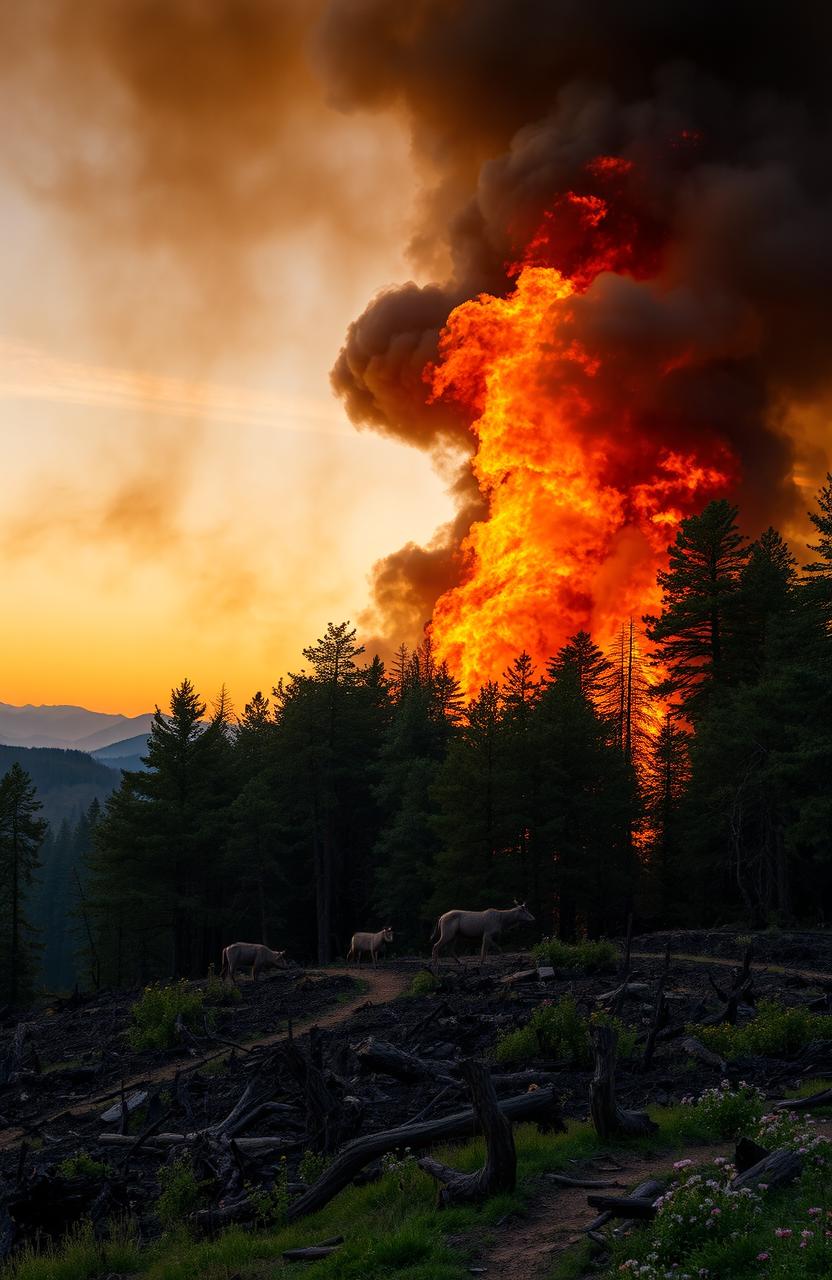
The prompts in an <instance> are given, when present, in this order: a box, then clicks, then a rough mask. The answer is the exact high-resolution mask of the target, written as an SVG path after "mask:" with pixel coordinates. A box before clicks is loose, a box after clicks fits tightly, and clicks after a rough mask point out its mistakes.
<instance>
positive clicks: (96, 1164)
mask: <svg viewBox="0 0 832 1280" xmlns="http://www.w3.org/2000/svg"><path fill="white" fill-rule="evenodd" d="M58 1173H59V1174H60V1176H61V1177H62V1178H106V1177H107V1175H108V1174H109V1173H112V1170H111V1168H110V1166H109V1165H108V1164H106V1163H105V1162H104V1161H103V1160H93V1158H92V1156H90V1155H88V1154H87V1152H86V1151H79V1152H77V1153H76V1154H75V1155H74V1156H67V1158H66V1160H62V1161H61V1163H60V1164H59V1165H58Z"/></svg>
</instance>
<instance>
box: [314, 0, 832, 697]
mask: <svg viewBox="0 0 832 1280" xmlns="http://www.w3.org/2000/svg"><path fill="white" fill-rule="evenodd" d="M830 36H832V10H829V8H828V7H827V6H823V5H818V4H816V3H813V2H812V0H803V2H802V3H797V4H794V3H788V4H787V3H785V0H776V2H774V3H771V4H766V5H759V4H754V5H752V4H750V3H732V4H729V5H725V4H724V3H716V2H715V0H686V2H685V0H682V2H680V3H674V4H672V5H671V4H662V3H659V0H641V2H640V3H638V2H637V3H633V4H628V5H622V4H620V3H618V0H580V3H578V2H576V0H525V2H522V0H521V2H518V0H456V2H455V3H452V4H448V3H447V2H446V0H413V3H411V4H408V5H407V6H397V5H390V4H388V3H387V0H362V2H361V3H355V0H330V3H329V4H328V5H327V6H326V9H325V11H324V13H323V14H322V17H321V25H320V28H319V31H318V35H317V40H318V51H319V57H320V59H321V64H322V66H323V67H324V70H325V74H326V77H327V80H328V83H329V84H330V86H331V90H332V94H333V99H334V101H335V102H336V103H337V104H338V105H339V106H341V107H342V108H345V109H352V110H355V109H360V108H363V109H368V110H380V109H387V110H391V111H399V112H404V113H405V114H406V116H407V118H408V120H409V122H410V126H411V130H412V137H413V148H414V156H415V157H416V162H417V164H418V165H419V166H420V172H421V173H422V175H423V178H424V184H425V191H424V196H423V201H422V216H421V223H420V226H419V228H418V230H417V234H416V235H415V237H414V241H413V244H412V246H411V252H412V254H413V258H414V262H415V263H416V264H417V265H418V266H419V268H420V269H422V270H423V271H424V269H425V267H426V266H428V267H430V268H432V269H433V270H434V271H435V273H436V278H437V280H438V283H436V284H432V285H429V286H426V287H421V288H419V287H417V286H416V285H415V284H413V283H407V284H405V285H404V286H402V287H401V288H398V289H387V290H385V291H384V292H382V293H381V294H379V295H378V296H377V297H376V298H375V299H373V300H371V301H370V303H369V304H368V306H367V308H366V310H365V312H364V313H363V315H361V316H360V317H359V319H357V320H356V321H355V322H354V323H353V324H352V325H351V326H350V329H349V332H348V334H347V337H346V342H345V345H344V347H343V349H342V351H341V353H340V355H339V357H338V360H337V362H336V364H335V367H334V369H333V374H332V378H333V385H334V386H335V388H336V390H337V391H338V392H339V393H340V394H341V395H342V396H343V398H344V402H345V404H346V407H347V410H348V412H349V414H350V416H351V417H352V419H353V421H354V422H355V423H356V424H357V425H360V426H367V427H370V428H371V429H374V430H378V431H382V432H385V433H388V434H391V435H394V436H397V437H399V438H401V439H403V440H406V441H408V442H409V443H410V444H412V445H414V446H416V447H418V448H420V449H423V450H427V451H429V452H430V453H431V454H433V455H434V456H435V457H436V458H437V459H439V460H440V461H441V464H442V465H443V466H445V467H447V466H449V465H450V461H449V460H450V459H451V458H452V457H453V455H454V453H456V456H457V459H458V465H459V466H460V467H461V468H462V470H463V473H464V472H465V471H466V470H467V468H468V467H469V463H468V461H467V459H468V457H469V456H470V454H471V453H472V451H473V449H474V447H475V441H474V439H473V437H472V436H471V434H470V433H469V431H468V430H467V424H468V423H470V421H471V418H472V416H473V414H472V413H471V412H468V414H467V417H466V414H465V412H464V411H463V409H462V408H460V406H459V405H456V411H455V406H454V398H453V397H448V396H440V397H439V398H438V399H432V398H431V396H430V388H429V385H428V380H427V379H426V377H425V371H426V370H427V371H428V376H429V375H430V368H429V367H430V366H431V365H432V363H433V362H434V361H435V360H436V359H437V344H438V339H439V334H440V332H441V330H442V326H443V324H444V323H445V321H446V320H447V318H448V315H449V314H450V312H451V311H452V309H453V308H454V307H455V306H457V305H458V304H459V303H460V301H462V300H463V299H473V298H476V297H477V296H478V295H479V294H481V293H490V294H495V295H497V296H498V297H501V296H505V295H506V294H508V293H509V291H510V290H511V288H512V278H511V275H510V274H509V272H508V270H507V267H508V264H511V263H512V262H514V261H516V260H517V259H518V258H519V257H521V256H522V255H523V252H524V249H525V248H526V246H528V245H529V242H530V241H534V242H535V243H536V244H538V249H539V260H540V261H541V263H547V264H549V265H553V266H556V267H558V268H559V269H560V270H563V271H565V272H567V273H569V274H573V273H574V272H575V271H576V270H577V271H578V272H580V270H581V267H582V264H583V263H585V255H586V245H585V243H584V241H583V240H582V238H581V221H580V219H577V220H575V219H572V221H570V216H569V210H568V208H567V207H566V203H565V202H566V200H567V196H566V193H569V192H572V193H577V194H578V196H579V197H580V199H581V200H583V201H591V200H592V199H595V198H598V195H599V192H600V193H601V194H607V193H606V191H604V189H603V185H600V186H599V180H598V175H597V173H596V172H595V171H594V170H593V164H594V162H595V161H596V160H597V158H598V157H617V158H619V159H620V160H621V161H622V162H624V163H623V165H622V172H625V173H626V175H627V176H626V177H625V178H623V179H622V181H621V183H620V184H619V185H620V189H619V190H618V191H617V192H616V193H615V195H616V201H617V203H616V204H615V206H614V207H615V208H616V209H618V210H623V214H622V221H621V223H620V225H619V226H618V227H617V228H616V229H615V230H616V234H617V243H618V244H619V245H621V243H622V242H625V243H626V241H627V235H628V231H630V232H631V233H632V236H634V237H642V239H643V240H644V242H645V243H642V244H641V245H640V246H636V248H638V250H639V251H638V252H635V251H634V252H633V254H632V260H628V259H627V257H626V254H625V255H624V256H623V257H619V259H617V260H614V261H612V262H611V263H610V269H609V270H606V271H603V270H602V271H601V274H598V275H597V278H595V282H594V283H593V284H589V281H591V280H592V279H593V278H594V277H595V276H596V271H595V269H593V270H592V271H591V272H589V273H588V275H587V283H588V285H589V287H587V288H586V290H585V292H582V293H581V295H580V296H578V297H576V298H575V300H574V308H573V315H572V316H571V319H570V323H571V324H572V326H573V331H574V333H575V335H576V337H577V339H578V340H579V341H580V343H581V344H582V347H583V349H586V350H588V351H590V352H593V351H595V352H597V351H603V353H604V362H603V366H602V370H601V374H600V375H599V377H598V379H597V380H596V383H595V385H594V390H593V399H594V404H593V411H592V412H591V413H589V414H587V415H585V420H584V423H583V430H584V431H585V432H586V433H588V434H589V435H591V433H593V432H599V433H601V432H606V433H607V434H609V433H610V430H611V422H612V421H613V420H615V421H617V422H618V423H619V424H623V425H620V426H619V427H618V428H616V429H617V430H620V431H626V432H629V433H630V434H631V435H632V436H634V437H638V438H639V439H643V440H644V441H645V442H646V443H645V449H646V450H647V451H648V452H649V450H650V448H651V447H653V446H654V445H655V443H656V442H657V441H661V442H662V443H663V446H665V447H666V448H669V449H679V450H681V451H682V452H684V451H685V450H686V448H687V446H689V445H690V444H691V442H696V441H699V440H702V439H703V438H705V439H707V440H711V441H714V442H717V443H718V444H721V445H722V446H724V448H725V450H726V451H727V453H728V454H729V455H730V456H731V457H732V458H733V459H734V460H735V463H736V467H735V474H736V476H737V479H736V482H735V484H734V486H733V490H732V492H733V494H734V496H736V498H737V499H738V500H739V501H740V503H741V505H742V509H743V513H744V516H745V518H746V520H747V522H748V524H749V531H750V532H755V531H757V529H758V528H759V527H760V526H761V525H762V524H763V523H768V522H769V521H770V520H772V519H774V520H777V521H779V522H780V523H781V525H782V526H783V527H784V528H785V530H786V531H787V532H795V531H796V530H797V529H798V528H799V520H800V514H801V513H802V512H803V511H804V510H805V507H806V505H807V501H808V492H809V491H811V489H812V488H813V486H814V484H815V483H816V482H817V479H818V478H819V476H820V475H821V474H822V471H823V469H824V467H825V466H826V465H828V456H824V455H825V447H826V441H825V440H824V433H823V428H822V426H821V425H819V424H822V423H823V421H824V419H825V408H826V406H827V405H828V404H829V402H830V401H832V330H830V328H829V325H828V320H827V313H828V298H829V289H830V284H832V235H830V234H829V227H830V226H832V166H830V165H829V163H828V157H829V154H830V142H832V129H830V91H831V90H832V76H830V58H829V52H828V51H829V48H830V47H832V46H830ZM587 207H589V206H588V205H586V204H585V205H584V208H585V209H586V208H587ZM553 211H554V212H553ZM547 213H549V214H552V215H553V216H552V217H551V220H550V223H548V224H547V222H546V215H547ZM628 218H629V219H630V220H631V223H630V225H629V227H628V224H627V219H628ZM584 225H585V223H584ZM541 228H542V229H543V230H542V232H541ZM602 232H603V228H602ZM535 237H537V240H536V241H535ZM596 239H597V238H596ZM601 239H602V240H603V234H602V235H601ZM602 248H603V244H602ZM534 252H535V251H534V250H532V253H531V259H530V260H531V261H534V260H535V256H534ZM582 255H583V256H582ZM527 260H528V259H527ZM536 376H537V377H538V378H539V381H540V387H541V394H542V395H543V396H545V395H546V394H549V395H551V396H552V397H553V398H555V397H556V396H557V393H558V380H559V379H560V377H561V371H560V366H559V365H558V364H557V362H555V361H553V362H552V367H551V369H550V371H549V374H548V375H547V370H546V357H545V351H544V352H543V354H542V355H541V359H540V362H539V368H538V369H537V372H536ZM547 376H548V377H549V378H550V385H549V387H548V388H547V385H546V384H547ZM622 406H624V409H625V412H624V413H623V414H622ZM469 409H470V405H469ZM614 415H616V416H615V417H614ZM808 423H812V424H813V425H812V426H811V427H808V426H807V424H808ZM611 466H612V467H613V469H614V467H615V459H614V458H613V461H612V463H611ZM485 499H486V500H487V499H488V492H487V490H486V491H485ZM479 517H480V509H479V508H478V507H477V505H476V504H474V503H472V502H471V487H470V484H462V485H460V500H459V517H458V519H457V520H456V521H455V522H454V524H453V525H452V526H451V527H449V528H448V529H446V530H443V531H439V533H438V535H437V539H438V540H437V543H436V544H435V545H434V546H432V547H430V548H425V549H422V548H417V547H413V546H408V547H405V548H403V549H402V550H401V551H399V552H396V553H394V554H393V555H392V556H390V557H389V558H388V559H387V560H385V561H382V562H381V563H380V564H379V565H377V566H376V569H375V597H376V604H377V606H378V609H379V612H380V613H381V615H383V617H384V618H385V619H386V620H387V631H388V634H389V637H390V640H391V642H397V641H399V640H401V639H402V638H405V639H413V638H414V637H413V635H412V632H411V634H410V635H403V628H405V627H407V626H408V625H413V626H415V624H416V623H417V621H418V620H419V619H418V612H419V609H421V610H422V620H426V619H427V618H428V617H429V615H430V609H431V606H432V603H433V602H434V601H435V600H436V598H437V596H438V595H439V594H440V593H441V592H443V591H446V590H447V589H448V580H449V577H452V576H453V575H454V574H456V575H457V576H458V577H459V576H460V575H464V568H463V565H462V561H461V558H460V556H459V554H458V547H459V540H460V537H461V535H464V534H465V533H466V532H467V530H468V528H469V527H470V524H471V521H472V520H474V519H477V518H479ZM434 593H435V594H434ZM432 595H433V600H431V596H432ZM487 674H492V673H490V672H489V673H487Z"/></svg>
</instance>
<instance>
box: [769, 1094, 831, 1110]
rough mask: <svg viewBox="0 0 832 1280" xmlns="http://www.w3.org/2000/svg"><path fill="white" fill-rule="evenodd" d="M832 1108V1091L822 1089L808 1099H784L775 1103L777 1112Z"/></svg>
mask: <svg viewBox="0 0 832 1280" xmlns="http://www.w3.org/2000/svg"><path fill="white" fill-rule="evenodd" d="M830 1106H832V1089H820V1090H819V1091H818V1092H817V1093H810V1094H809V1096H808V1098H784V1099H783V1100H782V1102H775V1104H774V1110H775V1111H810V1110H811V1109H812V1108H813V1107H830Z"/></svg>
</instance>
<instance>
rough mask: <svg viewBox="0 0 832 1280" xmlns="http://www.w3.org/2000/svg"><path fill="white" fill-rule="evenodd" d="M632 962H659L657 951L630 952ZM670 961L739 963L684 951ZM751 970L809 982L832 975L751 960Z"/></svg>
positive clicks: (724, 965)
mask: <svg viewBox="0 0 832 1280" xmlns="http://www.w3.org/2000/svg"><path fill="white" fill-rule="evenodd" d="M630 955H631V957H632V959H633V960H661V958H662V957H661V954H660V952H658V951H631V952H630ZM670 959H671V961H672V962H673V963H676V962H677V961H680V960H681V961H686V962H687V963H688V964H717V965H721V966H722V968H723V969H739V968H740V967H741V961H739V960H732V959H730V957H728V956H702V955H693V954H689V953H688V952H686V951H672V952H671V954H670ZM751 968H752V970H753V971H754V972H755V973H779V974H783V976H784V977H787V978H808V979H809V980H810V981H812V980H816V981H819V982H832V973H824V972H823V971H822V970H821V969H793V968H792V967H791V966H790V965H782V964H767V963H766V962H765V961H764V960H753V961H752V962H751Z"/></svg>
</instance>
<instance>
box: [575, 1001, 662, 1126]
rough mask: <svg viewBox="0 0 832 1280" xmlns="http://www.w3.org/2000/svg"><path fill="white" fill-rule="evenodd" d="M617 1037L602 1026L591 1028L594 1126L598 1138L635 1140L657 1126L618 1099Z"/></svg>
mask: <svg viewBox="0 0 832 1280" xmlns="http://www.w3.org/2000/svg"><path fill="white" fill-rule="evenodd" d="M617 1040H618V1034H617V1032H616V1031H615V1030H614V1028H613V1027H607V1026H604V1025H603V1024H602V1025H600V1026H595V1027H593V1028H592V1045H593V1049H594V1050H595V1073H594V1075H593V1077H592V1082H591V1084H590V1086H589V1107H590V1111H591V1113H592V1123H593V1124H594V1125H595V1131H596V1133H597V1134H598V1136H599V1138H602V1139H604V1140H606V1139H607V1138H617V1137H635V1136H638V1135H641V1134H646V1133H653V1132H654V1131H655V1129H657V1128H658V1126H657V1125H656V1124H655V1123H654V1121H652V1120H651V1119H650V1117H649V1116H648V1115H647V1114H646V1113H645V1112H643V1111H625V1110H624V1109H623V1108H622V1107H619V1105H618V1103H617V1101H616V1097H615V1048H616V1043H617Z"/></svg>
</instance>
